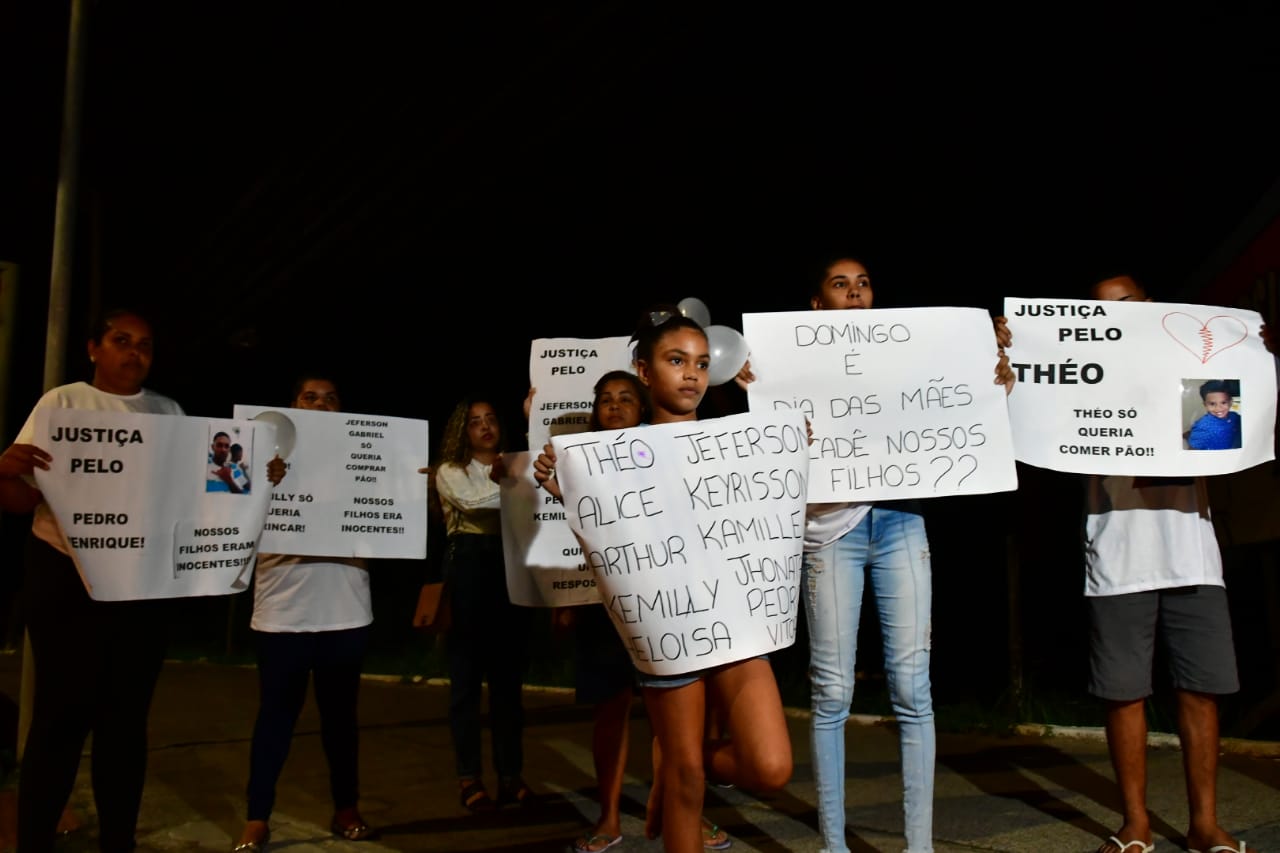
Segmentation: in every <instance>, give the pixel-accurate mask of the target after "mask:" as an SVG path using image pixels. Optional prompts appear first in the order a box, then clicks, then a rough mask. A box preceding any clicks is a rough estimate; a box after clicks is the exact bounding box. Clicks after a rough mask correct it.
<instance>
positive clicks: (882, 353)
mask: <svg viewBox="0 0 1280 853" xmlns="http://www.w3.org/2000/svg"><path fill="white" fill-rule="evenodd" d="M742 328H743V333H744V337H746V339H747V343H748V345H749V346H750V348H751V369H752V372H753V373H755V375H756V381H754V382H752V383H751V384H750V385H749V386H748V388H747V399H748V402H749V405H750V407H751V411H753V412H756V411H774V410H781V409H798V410H800V411H802V412H804V414H805V415H806V416H807V417H808V418H809V420H810V422H811V423H812V425H813V439H814V440H813V445H812V446H811V448H810V465H811V469H810V473H811V479H810V483H809V500H810V501H811V502H815V503H828V502H838V501H881V500H894V499H901V498H931V497H942V496H947V495H968V494H983V493H989V492H1003V491H1010V490H1013V489H1016V488H1017V486H1018V479H1017V470H1016V466H1015V465H1014V458H1013V444H1012V437H1011V430H1010V426H1009V414H1008V409H1007V407H1006V404H1005V389H1004V387H1003V386H1000V385H996V384H995V367H996V362H997V361H998V360H999V354H998V352H997V350H996V343H995V334H994V332H993V330H992V325H991V317H990V316H989V315H988V314H987V312H985V311H982V310H980V309H977V308H877V309H874V310H870V311H868V310H852V309H851V310H842V311H785V312H776V313H766V314H743V315H742Z"/></svg>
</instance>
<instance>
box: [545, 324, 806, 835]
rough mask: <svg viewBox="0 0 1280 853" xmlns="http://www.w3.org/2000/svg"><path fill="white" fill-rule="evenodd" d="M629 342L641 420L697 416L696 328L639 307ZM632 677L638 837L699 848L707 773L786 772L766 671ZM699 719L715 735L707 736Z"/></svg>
mask: <svg viewBox="0 0 1280 853" xmlns="http://www.w3.org/2000/svg"><path fill="white" fill-rule="evenodd" d="M633 340H634V341H635V345H636V349H635V367H636V373H637V375H638V376H639V377H640V381H641V382H643V383H644V384H645V386H646V387H647V388H648V389H649V402H650V406H651V408H652V417H651V419H650V423H654V424H662V423H678V422H684V421H695V420H697V418H698V405H699V404H700V403H701V402H702V398H703V396H704V395H705V394H706V391H707V384H708V374H707V371H708V368H709V366H710V362H711V356H710V347H709V345H708V343H707V335H706V332H704V331H703V330H702V327H701V326H700V325H699V324H698V323H697V322H696V321H694V320H691V319H689V318H688V317H685V316H683V315H682V314H680V312H679V310H678V309H675V308H674V307H673V308H672V309H666V308H658V309H655V310H653V311H650V312H647V313H646V315H645V317H644V319H643V321H642V322H641V324H640V327H639V329H638V330H637V331H636V334H635V336H634V338H633ZM535 470H536V471H537V473H536V474H535V475H534V476H535V478H536V479H539V480H543V481H544V480H546V479H547V478H548V477H550V476H553V474H554V469H551V470H547V467H546V465H545V460H542V459H540V460H539V463H538V464H537V465H535ZM638 680H639V682H640V686H641V690H642V691H643V695H644V702H645V708H646V709H647V711H648V714H649V720H650V723H651V725H652V726H653V731H654V735H655V736H656V740H657V743H656V745H655V748H654V764H655V767H654V783H653V788H652V790H651V791H650V793H649V808H648V815H647V819H646V825H645V831H646V834H647V835H649V837H650V838H655V837H657V836H658V835H659V834H660V835H661V836H662V842H663V848H664V849H665V850H668V851H686V852H687V851H701V850H703V849H704V843H705V841H706V839H705V837H704V834H703V828H702V805H703V796H704V793H705V788H706V780H707V778H708V777H712V778H715V779H716V780H718V781H720V782H724V783H729V784H736V785H740V786H742V787H744V788H747V789H750V790H754V791H770V790H776V789H778V788H781V787H782V786H783V785H785V784H786V783H787V780H788V779H789V778H790V777H791V741H790V739H789V738H788V736H787V726H786V720H785V718H784V717H783V713H782V699H781V697H780V696H779V695H778V685H777V682H776V681H775V680H774V677H773V669H772V668H771V666H770V664H769V661H768V660H767V659H765V658H763V657H753V658H750V659H748V660H740V661H734V662H732V663H728V664H724V665H721V666H716V667H713V668H710V669H706V670H700V671H697V672H691V673H686V674H682V675H675V676H661V675H648V674H644V673H640V674H639V675H638ZM708 711H710V712H711V713H710V714H709V713H708ZM709 717H710V718H712V719H714V720H716V721H717V722H719V723H720V726H721V731H720V732H719V733H718V735H720V736H723V737H720V736H717V737H711V736H709V733H708V726H707V720H708V718H709ZM716 846H717V847H719V846H721V845H716Z"/></svg>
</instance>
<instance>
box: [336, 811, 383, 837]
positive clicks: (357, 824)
mask: <svg viewBox="0 0 1280 853" xmlns="http://www.w3.org/2000/svg"><path fill="white" fill-rule="evenodd" d="M329 831H330V832H332V833H333V834H334V835H335V836H336V837H338V838H345V839H347V840H348V841H368V840H369V839H371V838H375V837H377V835H378V831H377V830H376V829H374V828H373V827H371V826H369V824H367V823H365V822H364V818H362V817H360V816H359V815H356V817H355V819H354V820H352V821H351V822H350V823H341V822H340V821H339V820H338V816H337V815H334V816H333V820H332V821H330V822H329Z"/></svg>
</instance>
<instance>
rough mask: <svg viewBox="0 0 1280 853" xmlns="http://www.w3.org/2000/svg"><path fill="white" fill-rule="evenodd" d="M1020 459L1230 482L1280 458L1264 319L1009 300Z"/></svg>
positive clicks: (1013, 414)
mask: <svg viewBox="0 0 1280 853" xmlns="http://www.w3.org/2000/svg"><path fill="white" fill-rule="evenodd" d="M1005 313H1006V316H1007V317H1008V323H1009V331H1010V332H1011V333H1012V335H1013V345H1012V346H1011V347H1010V348H1009V359H1010V363H1011V364H1012V366H1013V368H1014V371H1015V372H1016V374H1017V378H1018V382H1017V384H1016V385H1015V386H1014V390H1013V393H1012V394H1011V395H1010V397H1009V413H1010V418H1011V420H1012V422H1013V437H1014V447H1015V450H1016V453H1017V457H1018V460H1019V461H1021V462H1026V463H1028V464H1030V465H1036V466H1038V467H1041V468H1049V469H1052V470H1056V471H1067V472H1072V473H1082V474H1127V475H1135V476H1136V475H1155V476H1192V475H1209V474H1227V473H1230V472H1233V471H1239V470H1243V469H1245V468H1250V467H1252V466H1254V465H1258V464H1260V463H1262V462H1266V461H1269V460H1271V459H1272V458H1274V456H1275V450H1274V436H1275V417H1276V360H1275V358H1274V357H1273V356H1272V355H1271V354H1270V353H1269V352H1267V349H1266V346H1265V345H1264V343H1263V341H1262V336H1261V334H1260V332H1261V328H1262V317H1261V315H1259V314H1258V313H1257V312H1255V311H1248V310H1243V309H1237V308H1224V307H1215V306H1210V305H1190V304H1178V303H1161V302H1118V301H1105V302H1104V301H1097V300H1084V299H1077V300H1072V299H1056V300H1049V299H1018V298H1014V297H1009V298H1007V299H1005Z"/></svg>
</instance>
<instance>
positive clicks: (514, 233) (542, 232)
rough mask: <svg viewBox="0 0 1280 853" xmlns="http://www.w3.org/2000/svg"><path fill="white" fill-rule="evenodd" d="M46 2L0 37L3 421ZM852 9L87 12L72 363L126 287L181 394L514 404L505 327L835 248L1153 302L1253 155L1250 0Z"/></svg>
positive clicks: (905, 275) (886, 263)
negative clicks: (323, 386)
mask: <svg viewBox="0 0 1280 853" xmlns="http://www.w3.org/2000/svg"><path fill="white" fill-rule="evenodd" d="M67 5H68V4H66V3H57V2H21V3H19V4H18V5H17V6H13V7H8V11H7V12H6V17H5V18H4V19H3V20H2V21H0V23H3V32H4V33H5V48H4V51H3V52H4V53H5V58H4V59H3V63H4V65H3V69H0V70H3V71H4V72H5V79H7V80H18V81H21V82H20V85H18V86H9V85H6V87H5V88H6V90H8V91H7V92H6V93H5V96H6V98H7V99H9V101H10V103H9V106H8V107H7V109H6V111H5V116H6V124H7V129H6V131H5V133H4V141H3V143H2V144H3V145H5V146H6V148H7V149H11V151H10V152H9V153H6V154H5V156H4V157H3V158H0V159H2V161H3V165H2V166H0V168H3V174H2V175H0V177H2V178H3V179H4V186H6V187H7V188H12V189H14V190H16V191H15V192H14V194H13V195H12V196H10V199H11V200H8V201H6V202H5V203H4V204H3V205H0V207H3V211H0V216H2V217H3V219H0V226H2V227H0V257H4V258H6V259H9V260H14V261H17V262H19V263H21V264H22V265H23V269H24V285H25V290H24V294H23V302H22V312H23V314H24V316H26V317H28V318H31V324H32V326H31V333H30V334H29V336H28V338H29V339H28V340H25V341H22V342H20V345H21V346H22V352H21V355H22V356H23V357H22V358H21V359H19V360H18V361H17V363H16V367H15V371H14V375H13V377H12V381H13V383H14V386H15V387H14V392H15V395H16V396H17V399H15V401H14V402H13V404H12V407H13V408H14V409H15V410H16V411H17V412H19V413H25V412H26V410H27V409H28V408H29V405H30V402H31V399H32V398H33V396H34V394H35V393H37V392H38V390H39V382H40V369H39V362H40V357H41V356H42V350H43V334H42V333H43V325H44V316H45V311H46V300H47V293H46V292H45V288H46V287H47V281H48V258H49V253H50V240H51V236H50V235H51V231H52V221H53V192H54V183H55V180H56V174H57V149H58V146H57V143H58V132H59V121H60V111H61V94H62V90H61V76H62V72H63V62H64V58H65V44H66V25H67V22H66V10H65V9H62V8H59V7H63V6H67ZM849 5H850V7H851V8H850V9H849V10H847V11H844V12H833V11H830V10H823V11H816V10H809V11H803V10H800V7H799V6H798V4H792V6H795V7H796V8H792V6H787V7H784V6H782V5H779V4H763V5H756V6H754V7H751V8H748V4H716V3H708V4H684V5H679V6H678V5H674V4H673V5H670V6H668V5H666V4H651V3H627V2H613V3H599V4H584V5H583V6H582V7H579V6H576V5H573V6H571V5H569V4H555V5H545V4H523V5H512V6H510V7H504V6H492V5H486V4H417V3H381V4H379V3H366V4H359V5H358V6H357V5H355V4H346V6H345V7H344V8H339V7H337V6H336V4H335V8H332V9H330V8H328V7H327V6H326V5H325V4H305V5H304V4H287V3H273V4H268V3H255V4H235V3H230V4H218V5H216V6H199V5H196V6H192V5H190V4H183V3H163V4H161V3H121V2H99V3H96V4H94V6H93V8H92V13H91V29H90V33H89V56H88V71H87V77H86V89H85V102H84V103H85V107H84V135H83V171H82V175H81V178H82V188H83V190H84V193H83V196H84V207H83V208H82V211H83V212H82V215H81V218H80V229H79V237H80V245H79V251H78V255H77V261H76V275H75V288H76V290H75V293H76V300H77V301H76V308H77V311H78V314H77V321H76V323H75V324H74V325H73V330H72V334H73V337H74V338H75V339H76V341H77V343H76V345H75V349H74V352H75V356H76V357H75V358H73V359H72V360H71V361H70V362H69V369H70V372H71V373H72V374H73V375H72V376H71V377H70V378H76V377H77V376H78V371H79V370H80V369H81V368H82V367H83V365H82V363H81V362H82V359H81V358H80V353H81V351H82V350H81V348H80V345H79V339H80V338H81V337H82V335H81V334H80V333H79V329H80V325H79V318H80V317H81V316H82V315H83V314H84V313H86V312H87V310H88V308H89V307H90V306H91V305H92V304H93V303H94V302H95V301H100V302H102V303H105V304H113V303H122V302H128V303H141V304H144V305H146V306H148V307H149V308H150V309H151V310H152V311H153V313H154V314H155V315H156V316H157V318H158V323H157V325H158V332H159V334H160V336H161V345H162V349H161V353H160V357H159V358H158V359H157V365H156V369H155V371H154V373H153V377H152V379H153V381H152V382H151V384H152V385H153V386H154V387H156V388H158V389H159V390H163V391H166V392H168V393H170V394H172V395H173V396H175V397H177V398H178V399H179V401H180V402H182V404H183V405H184V406H185V407H186V408H187V410H188V411H189V412H191V413H192V414H208V415H222V414H225V413H226V412H227V410H228V409H229V406H230V405H231V403H233V402H237V401H243V402H258V403H265V402H274V401H276V400H277V399H279V398H280V397H281V396H282V395H284V393H285V389H286V386H287V385H288V382H289V378H290V376H291V375H292V373H293V372H294V370H295V369H297V368H298V367H299V366H302V365H306V364H309V363H312V362H318V363H320V364H322V365H325V366H331V367H333V368H334V369H336V370H338V371H339V375H340V377H342V379H343V382H344V385H345V387H346V389H347V394H346V396H347V405H348V408H351V409H355V410H358V411H367V412H375V411H376V412H381V413H386V414H397V415H402V416H412V417H428V418H431V419H433V420H434V419H439V418H442V417H443V416H444V414H445V413H446V412H447V410H448V408H449V407H450V406H451V405H452V403H453V402H454V401H455V400H456V399H457V398H458V397H459V396H460V395H462V394H463V393H464V392H465V391H466V390H467V389H468V388H470V387H472V386H475V385H479V386H484V387H493V386H494V385H495V384H496V386H497V390H499V391H501V393H503V394H504V395H508V396H509V397H510V399H511V406H512V408H513V410H514V408H515V404H516V403H517V402H518V400H519V399H520V397H521V396H522V393H523V390H524V388H525V387H526V385H527V361H528V346H529V341H530V340H531V339H533V338H536V337H547V336H561V335H567V336H582V337H597V336H605V335H615V334H624V333H628V332H629V331H630V328H631V325H632V321H633V318H634V317H635V316H636V315H637V314H638V313H639V311H640V310H641V309H642V308H643V307H644V306H646V305H647V304H649V303H651V302H654V301H677V300H679V299H681V298H683V297H685V296H697V297H698V298H701V299H702V300H703V301H705V302H706V303H707V304H708V305H709V306H710V309H711V315H712V322H715V323H724V324H728V325H733V326H736V327H740V316H741V312H743V311H767V310H784V309H791V308H796V307H800V306H801V305H803V297H804V294H805V288H806V287H807V286H808V276H807V274H808V270H809V268H810V266H811V262H812V260H813V259H814V257H815V256H820V255H825V254H826V253H827V252H828V251H829V250H831V249H849V250H852V251H854V252H856V253H859V254H861V255H863V256H864V257H865V258H866V259H867V260H868V261H869V263H870V266H871V269H872V274H873V278H874V279H875V280H876V282H877V302H878V304H881V305H895V306H896V305H921V304H953V305H976V306H979V307H985V308H988V309H991V310H993V311H998V310H999V308H1000V302H1001V298H1002V297H1003V296H1005V295H1019V296H1054V295H1060V296H1081V295H1083V288H1084V287H1086V286H1087V284H1088V282H1089V280H1090V277H1091V276H1093V275H1095V274H1096V273H1097V272H1098V271H1100V270H1103V269H1110V268H1115V267H1124V268H1128V269H1133V270H1135V271H1138V272H1139V273H1140V274H1141V275H1142V276H1144V277H1145V278H1146V279H1147V280H1148V282H1149V283H1151V284H1152V285H1154V287H1155V289H1156V290H1157V291H1164V292H1166V293H1171V292H1173V291H1175V290H1177V289H1178V288H1181V287H1183V286H1184V283H1185V282H1186V281H1188V280H1189V278H1190V277H1191V275H1192V274H1193V273H1194V271H1195V270H1197V269H1198V268H1199V267H1200V265H1201V264H1202V263H1203V262H1204V261H1205V259H1206V257H1208V256H1209V255H1210V254H1211V253H1212V252H1213V251H1214V250H1215V249H1216V248H1217V247H1218V246H1219V245H1220V244H1221V243H1222V241H1223V240H1224V239H1225V238H1226V237H1227V236H1228V235H1230V234H1231V233H1232V232H1233V230H1234V229H1235V228H1236V227H1237V226H1238V224H1239V223H1240V221H1241V220H1242V218H1243V217H1244V216H1245V215H1246V214H1247V213H1248V212H1249V210H1250V209H1251V208H1252V207H1253V205H1254V204H1255V203H1256V202H1257V201H1258V200H1259V199H1260V198H1261V197H1262V196H1263V195H1264V194H1265V193H1266V192H1267V191H1268V190H1269V189H1271V188H1272V186H1273V185H1274V184H1275V182H1276V179H1277V177H1280V160H1277V158H1276V157H1275V156H1274V151H1275V138H1274V134H1272V133H1271V132H1269V131H1268V130H1267V129H1266V128H1267V127H1268V126H1269V120H1268V118H1267V113H1268V111H1269V110H1271V109H1272V105H1273V104H1274V96H1275V92H1276V91H1280V86H1277V83H1280V61H1278V60H1277V48H1276V45H1275V39H1274V34H1275V33H1276V32H1277V31H1280V30H1278V29H1277V27H1276V24H1277V23H1280V21H1278V20H1277V16H1276V14H1275V13H1274V12H1272V11H1270V7H1265V8H1264V7H1263V6H1262V5H1261V4H1256V5H1252V6H1251V5H1247V4H1246V5H1240V6H1239V8H1238V9H1237V10H1235V11H1233V12H1230V13H1223V12H1218V11H1214V10H1213V9H1211V7H1210V4H1207V3H1205V4H1191V5H1188V6H1182V7H1179V8H1180V9H1181V10H1182V11H1170V10H1169V9H1167V8H1166V9H1165V10H1164V11H1161V12H1160V13H1159V16H1158V17H1150V16H1148V14H1147V13H1145V12H1140V11H1137V10H1136V9H1134V10H1129V9H1128V7H1126V6H1124V5H1122V4H1111V5H1109V6H1108V7H1106V9H1105V10H1103V9H1101V8H1100V9H1098V10H1092V9H1091V7H1089V6H1087V5H1081V4H1071V5H1064V6H1063V7H1061V8H1060V9H1057V10H1055V9H1053V8H1051V7H1047V6H1046V7H1037V11H1036V12H1035V13H1034V14H1033V15H1031V16H1028V15H1027V14H1021V15H1019V14H1013V13H1007V12H1005V13H1001V14H999V15H997V14H996V13H994V12H986V11H981V10H978V11H975V10H974V9H972V8H969V7H967V6H964V7H957V6H953V7H949V10H948V11H944V12H928V11H926V10H924V9H918V8H915V7H913V8H912V9H911V10H910V11H904V12H892V11H887V10H885V9H880V10H874V9H875V8H876V7H868V6H867V4H849ZM884 5H885V6H888V5H889V4H884ZM583 9H586V11H583ZM5 195H6V196H9V192H7V191H6V192H5ZM15 201H16V203H15ZM95 288H96V289H95Z"/></svg>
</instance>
